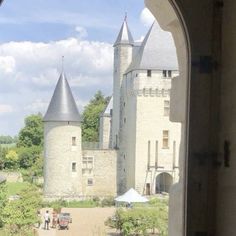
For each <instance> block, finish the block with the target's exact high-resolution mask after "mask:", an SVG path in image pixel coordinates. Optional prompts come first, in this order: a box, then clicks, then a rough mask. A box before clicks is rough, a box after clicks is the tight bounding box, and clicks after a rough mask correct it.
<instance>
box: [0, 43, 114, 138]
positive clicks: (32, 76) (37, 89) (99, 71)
mask: <svg viewBox="0 0 236 236" xmlns="http://www.w3.org/2000/svg"><path fill="white" fill-rule="evenodd" d="M0 55H1V57H0V75H1V76H0V83H1V86H0V101H1V103H2V105H1V104H0V112H1V113H4V114H5V115H4V119H3V118H2V119H0V124H3V123H4V122H6V120H8V121H9V120H11V122H12V124H14V128H13V125H10V126H9V127H3V126H2V125H0V134H1V133H7V132H8V131H6V130H9V133H10V134H15V133H17V132H18V130H19V129H20V128H21V125H22V122H23V120H24V117H25V116H26V115H28V114H30V113H37V112H42V113H44V112H45V111H46V108H47V105H48V103H49V101H50V99H51V97H52V94H53V91H54V88H55V85H56V82H57V80H58V78H59V74H60V72H61V57H62V56H64V70H65V73H66V75H67V79H68V81H69V83H70V85H71V87H72V90H73V94H74V96H75V99H76V101H78V102H77V103H78V104H79V108H80V111H81V110H82V106H84V105H86V103H87V102H88V101H89V100H90V99H91V97H92V96H93V95H94V94H95V92H96V91H97V90H101V91H102V92H103V93H104V94H105V95H110V94H111V93H112V68H113V47H112V45H111V44H108V43H104V42H96V41H87V40H82V39H79V38H68V39H64V40H60V41H52V42H48V43H41V42H29V41H25V42H9V43H4V44H0ZM3 104H11V106H10V105H3ZM12 107H14V108H15V110H14V113H12V111H13V108H12ZM7 114H9V115H8V116H7V117H6V115H7ZM13 129H14V130H13Z"/></svg>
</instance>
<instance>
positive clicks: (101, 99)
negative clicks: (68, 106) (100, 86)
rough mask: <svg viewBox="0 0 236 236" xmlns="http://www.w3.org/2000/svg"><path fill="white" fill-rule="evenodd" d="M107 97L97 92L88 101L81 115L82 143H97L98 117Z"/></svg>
mask: <svg viewBox="0 0 236 236" xmlns="http://www.w3.org/2000/svg"><path fill="white" fill-rule="evenodd" d="M108 101H109V97H105V96H104V95H103V94H102V92H101V91H98V92H97V93H96V94H95V95H94V97H93V98H92V99H91V100H90V101H89V104H88V105H87V106H86V107H85V109H84V112H83V114H82V140H83V141H84V142H98V135H99V134H98V129H99V116H100V114H101V112H102V111H103V110H104V109H105V107H106V105H107V103H108Z"/></svg>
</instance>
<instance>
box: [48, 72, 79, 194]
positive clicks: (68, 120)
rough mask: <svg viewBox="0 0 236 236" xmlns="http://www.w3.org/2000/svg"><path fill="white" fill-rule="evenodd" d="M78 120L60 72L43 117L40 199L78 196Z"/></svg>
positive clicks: (70, 94) (64, 78)
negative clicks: (42, 166) (42, 164)
mask: <svg viewBox="0 0 236 236" xmlns="http://www.w3.org/2000/svg"><path fill="white" fill-rule="evenodd" d="M80 121H81V118H80V114H79V112H78V109H77V106H76V103H75V100H74V98H73V95H72V92H71V89H70V87H69V84H68V82H67V79H66V77H65V74H64V73H62V74H61V75H60V78H59V80H58V82H57V85H56V88H55V91H54V94H53V96H52V99H51V102H50V104H49V107H48V110H47V112H46V115H45V116H44V196H45V197H46V198H62V197H63V198H66V197H70V198H73V197H74V198H76V197H77V196H78V195H80V194H81V191H82V186H81V179H82V173H81V159H82V150H81V124H80Z"/></svg>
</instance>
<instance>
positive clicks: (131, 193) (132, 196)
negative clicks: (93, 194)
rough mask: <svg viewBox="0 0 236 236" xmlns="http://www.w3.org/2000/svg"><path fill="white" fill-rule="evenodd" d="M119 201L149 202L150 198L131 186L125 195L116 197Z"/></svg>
mask: <svg viewBox="0 0 236 236" xmlns="http://www.w3.org/2000/svg"><path fill="white" fill-rule="evenodd" d="M115 201H117V202H128V203H131V202H148V201H149V200H148V199H147V198H146V197H143V196H141V195H140V194H139V193H138V192H137V191H136V190H134V189H133V188H131V189H130V190H128V191H127V192H126V193H124V194H123V195H121V196H119V197H117V198H115Z"/></svg>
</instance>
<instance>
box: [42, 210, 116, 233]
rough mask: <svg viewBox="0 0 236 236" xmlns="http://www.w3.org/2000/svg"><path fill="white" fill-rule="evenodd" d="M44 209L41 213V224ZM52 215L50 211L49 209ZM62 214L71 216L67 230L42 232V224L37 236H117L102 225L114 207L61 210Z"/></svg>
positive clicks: (113, 231) (111, 213) (113, 211)
mask: <svg viewBox="0 0 236 236" xmlns="http://www.w3.org/2000/svg"><path fill="white" fill-rule="evenodd" d="M45 210H46V209H43V210H42V212H41V215H42V222H43V215H44V212H45ZM49 212H50V213H52V210H51V209H49ZM62 212H68V213H70V214H71V217H72V223H71V224H70V225H69V230H58V229H52V228H50V230H44V229H43V227H44V225H43V223H42V224H41V226H40V229H38V236H60V235H61V236H62V235H63V236H64V235H65V236H78V235H79V236H100V235H101V236H103V235H112V236H116V235H119V233H118V232H116V230H114V229H110V228H108V227H106V226H105V225H104V222H105V221H106V219H107V218H108V217H110V216H112V215H113V214H114V213H115V208H114V207H109V208H62Z"/></svg>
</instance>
